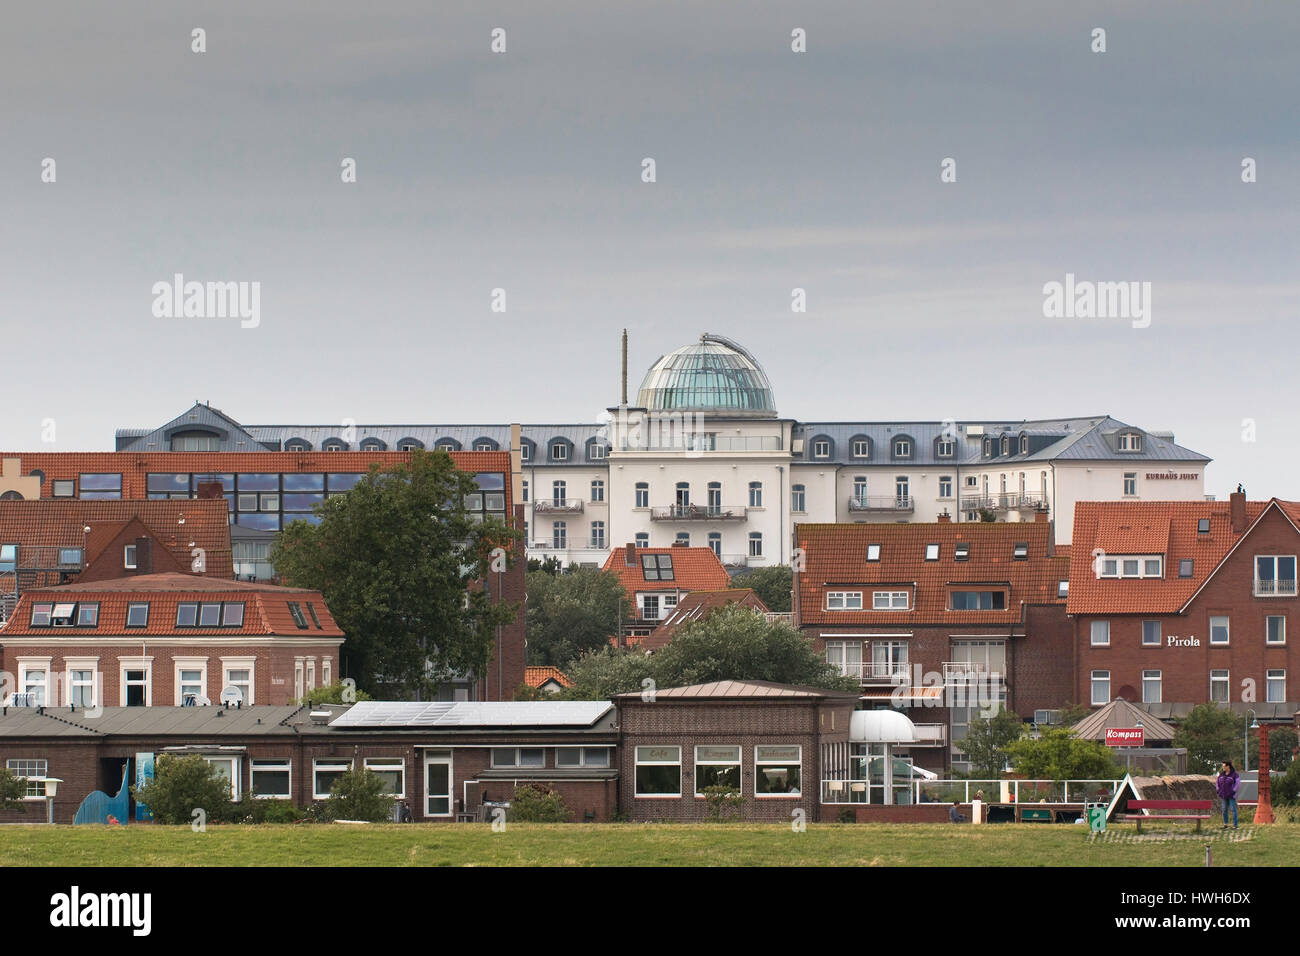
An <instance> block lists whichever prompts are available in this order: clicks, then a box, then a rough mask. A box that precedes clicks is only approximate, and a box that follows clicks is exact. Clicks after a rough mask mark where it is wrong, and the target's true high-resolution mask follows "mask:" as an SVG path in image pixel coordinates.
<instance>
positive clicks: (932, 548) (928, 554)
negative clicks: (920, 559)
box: [925, 544, 939, 561]
mask: <svg viewBox="0 0 1300 956" xmlns="http://www.w3.org/2000/svg"><path fill="white" fill-rule="evenodd" d="M925 560H927V561H938V560H939V546H938V545H937V544H927V545H926V546H925Z"/></svg>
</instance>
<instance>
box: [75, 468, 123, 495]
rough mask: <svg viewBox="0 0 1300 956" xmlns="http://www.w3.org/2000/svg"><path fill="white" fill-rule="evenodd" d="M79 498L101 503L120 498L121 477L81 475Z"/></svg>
mask: <svg viewBox="0 0 1300 956" xmlns="http://www.w3.org/2000/svg"><path fill="white" fill-rule="evenodd" d="M80 491H81V494H80V497H81V498H83V499H85V500H88V501H102V500H106V499H109V498H121V497H122V476H121V475H120V474H119V475H108V474H97V475H82V476H81V484H80Z"/></svg>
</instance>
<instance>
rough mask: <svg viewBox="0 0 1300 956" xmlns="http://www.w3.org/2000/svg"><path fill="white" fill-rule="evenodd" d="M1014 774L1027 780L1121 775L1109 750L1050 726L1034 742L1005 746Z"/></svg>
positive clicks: (1108, 777)
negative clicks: (1020, 775)
mask: <svg viewBox="0 0 1300 956" xmlns="http://www.w3.org/2000/svg"><path fill="white" fill-rule="evenodd" d="M1007 754H1008V755H1009V756H1010V758H1011V762H1012V766H1014V767H1015V770H1016V773H1018V774H1023V775H1024V776H1025V777H1028V778H1029V779H1031V780H1112V779H1115V778H1117V777H1122V776H1124V769H1123V768H1122V767H1121V766H1120V765H1119V764H1118V763H1116V762H1115V757H1114V755H1113V754H1111V753H1110V748H1108V747H1107V746H1106V745H1105V744H1102V743H1098V742H1097V741H1095V740H1084V739H1083V738H1082V737H1076V736H1074V734H1073V733H1072V732H1071V731H1070V730H1068V729H1067V728H1065V727H1052V728H1051V729H1049V730H1045V731H1043V733H1042V734H1041V735H1040V736H1039V737H1037V738H1036V739H1035V738H1033V737H1022V738H1021V739H1020V740H1017V741H1016V742H1015V743H1013V744H1011V745H1010V746H1009V747H1007Z"/></svg>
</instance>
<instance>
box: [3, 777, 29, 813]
mask: <svg viewBox="0 0 1300 956" xmlns="http://www.w3.org/2000/svg"><path fill="white" fill-rule="evenodd" d="M25 796H27V778H26V777H15V776H14V775H13V773H12V772H11V771H10V770H9V769H8V768H7V767H0V810H17V811H18V812H19V813H26V812H27V804H26V803H24V802H23V797H25Z"/></svg>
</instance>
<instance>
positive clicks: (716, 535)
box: [709, 531, 722, 560]
mask: <svg viewBox="0 0 1300 956" xmlns="http://www.w3.org/2000/svg"><path fill="white" fill-rule="evenodd" d="M709 547H710V548H711V549H712V551H713V553H714V554H715V555H716V556H717V557H718V559H719V560H721V558H722V532H721V531H710V532H709Z"/></svg>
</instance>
